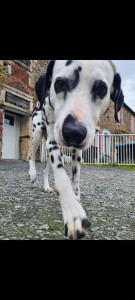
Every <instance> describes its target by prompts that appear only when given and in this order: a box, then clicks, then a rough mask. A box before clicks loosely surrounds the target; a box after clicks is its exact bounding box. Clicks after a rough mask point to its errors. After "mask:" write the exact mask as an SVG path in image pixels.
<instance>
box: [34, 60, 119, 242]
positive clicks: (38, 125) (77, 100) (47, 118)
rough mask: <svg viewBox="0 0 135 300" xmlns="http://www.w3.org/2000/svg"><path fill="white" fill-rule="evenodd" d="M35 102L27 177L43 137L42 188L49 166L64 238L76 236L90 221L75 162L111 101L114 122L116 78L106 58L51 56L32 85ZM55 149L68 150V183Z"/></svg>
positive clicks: (116, 91) (84, 230) (91, 139)
mask: <svg viewBox="0 0 135 300" xmlns="http://www.w3.org/2000/svg"><path fill="white" fill-rule="evenodd" d="M35 90H36V94H37V98H38V102H37V105H36V107H35V109H34V111H33V114H32V124H33V141H32V153H31V156H30V161H29V164H30V170H29V175H30V180H31V181H32V182H33V181H35V180H36V169H35V153H36V150H37V148H38V146H39V143H40V142H41V139H42V138H43V137H44V139H45V140H46V146H47V150H48V162H47V164H46V167H45V170H44V189H45V192H47V193H52V192H53V190H52V188H51V187H50V186H49V182H48V171H49V167H50V165H51V167H52V169H53V173H54V178H55V187H56V190H57V193H58V196H59V201H60V204H61V208H62V214H63V219H64V225H65V236H67V237H68V238H70V239H80V238H82V237H83V236H85V234H86V231H87V229H88V228H89V226H90V222H89V221H88V219H87V215H86V212H85V210H84V209H83V207H82V205H81V202H80V188H79V179H80V166H81V159H82V150H86V149H88V148H89V147H90V146H91V144H92V142H93V140H94V137H95V128H96V125H97V123H98V121H99V118H100V117H101V116H102V115H103V114H105V113H106V111H107V110H108V108H109V103H110V99H111V100H112V101H113V102H114V107H115V116H114V117H115V120H116V122H119V120H118V112H119V111H120V109H121V107H122V105H123V103H124V96H123V92H122V90H121V77H120V75H119V74H118V73H116V68H115V65H114V64H113V62H112V61H109V60H56V61H55V60H52V61H50V63H49V65H48V68H47V71H46V73H44V74H43V75H41V76H40V78H39V79H38V81H37V82H36V86H35ZM61 147H70V148H71V149H72V164H73V166H72V182H71V181H70V179H69V177H68V176H67V174H66V171H65V168H64V163H63V158H62V153H61Z"/></svg>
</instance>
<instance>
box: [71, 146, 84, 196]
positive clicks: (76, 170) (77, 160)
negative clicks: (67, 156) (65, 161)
mask: <svg viewBox="0 0 135 300" xmlns="http://www.w3.org/2000/svg"><path fill="white" fill-rule="evenodd" d="M81 160H82V151H81V150H78V149H74V150H73V154H72V188H73V191H74V193H75V195H76V196H77V199H78V201H80V186H79V183H80V169H81Z"/></svg>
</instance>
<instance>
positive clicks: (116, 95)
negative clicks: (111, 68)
mask: <svg viewBox="0 0 135 300" xmlns="http://www.w3.org/2000/svg"><path fill="white" fill-rule="evenodd" d="M111 100H112V101H113V102H114V107H115V115H114V117H115V120H116V122H118V123H119V120H118V112H119V111H120V110H121V108H122V106H123V104H124V95H123V91H122V89H121V77H120V75H119V74H118V73H116V74H115V76H114V80H113V87H112V93H111Z"/></svg>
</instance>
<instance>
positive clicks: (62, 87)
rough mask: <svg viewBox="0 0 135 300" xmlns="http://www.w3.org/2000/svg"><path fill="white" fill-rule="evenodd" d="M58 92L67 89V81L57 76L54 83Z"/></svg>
mask: <svg viewBox="0 0 135 300" xmlns="http://www.w3.org/2000/svg"><path fill="white" fill-rule="evenodd" d="M54 88H55V92H56V94H59V93H61V92H66V91H67V84H66V81H65V80H64V79H62V78H57V79H56V81H55V84H54Z"/></svg>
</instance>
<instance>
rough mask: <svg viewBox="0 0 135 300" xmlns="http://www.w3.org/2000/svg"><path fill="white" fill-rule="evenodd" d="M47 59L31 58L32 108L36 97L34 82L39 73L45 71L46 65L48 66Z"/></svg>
mask: <svg viewBox="0 0 135 300" xmlns="http://www.w3.org/2000/svg"><path fill="white" fill-rule="evenodd" d="M48 63H49V60H32V61H31V69H32V74H31V84H30V87H31V94H32V96H33V108H34V107H35V105H36V103H37V97H36V93H35V83H36V81H37V80H38V78H39V77H40V75H41V74H43V73H44V72H46V69H47V66H48Z"/></svg>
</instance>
